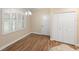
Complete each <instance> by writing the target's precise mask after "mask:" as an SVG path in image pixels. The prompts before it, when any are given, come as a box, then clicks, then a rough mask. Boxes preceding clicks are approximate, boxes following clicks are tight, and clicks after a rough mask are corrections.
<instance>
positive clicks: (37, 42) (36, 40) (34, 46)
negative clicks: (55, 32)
mask: <svg viewBox="0 0 79 59" xmlns="http://www.w3.org/2000/svg"><path fill="white" fill-rule="evenodd" d="M61 44H64V43H61V42H58V41H51V40H50V37H49V36H45V35H37V34H30V35H28V36H26V37H25V38H23V39H21V40H19V41H18V42H16V43H14V44H12V45H10V46H8V47H7V48H5V49H3V51H48V49H49V48H51V47H55V46H58V45H61ZM67 45H68V46H70V47H71V48H73V49H75V50H76V49H79V47H76V46H74V45H70V44H67Z"/></svg>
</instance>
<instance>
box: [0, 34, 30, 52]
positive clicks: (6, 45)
mask: <svg viewBox="0 0 79 59" xmlns="http://www.w3.org/2000/svg"><path fill="white" fill-rule="evenodd" d="M29 34H31V33H27V34H25V35H24V36H22V37H20V38H18V39H16V40H14V41H12V42H10V43H8V44H5V45H4V46H3V47H1V48H0V51H1V50H3V49H5V48H6V47H8V46H10V45H12V44H13V43H15V42H17V41H19V40H21V39H22V38H24V37H25V36H28V35H29Z"/></svg>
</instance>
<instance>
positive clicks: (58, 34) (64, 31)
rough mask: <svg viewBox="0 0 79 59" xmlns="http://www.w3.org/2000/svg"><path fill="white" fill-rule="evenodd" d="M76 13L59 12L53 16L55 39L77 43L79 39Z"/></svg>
mask: <svg viewBox="0 0 79 59" xmlns="http://www.w3.org/2000/svg"><path fill="white" fill-rule="evenodd" d="M76 34H77V15H76V13H59V14H55V15H53V18H52V37H53V39H55V40H57V41H60V42H65V43H69V44H76V42H77V41H76V40H77V37H76V36H77V35H76Z"/></svg>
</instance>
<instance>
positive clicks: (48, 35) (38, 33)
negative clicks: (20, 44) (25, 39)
mask: <svg viewBox="0 0 79 59" xmlns="http://www.w3.org/2000/svg"><path fill="white" fill-rule="evenodd" d="M31 33H34V34H39V35H48V36H49V34H42V33H38V32H31Z"/></svg>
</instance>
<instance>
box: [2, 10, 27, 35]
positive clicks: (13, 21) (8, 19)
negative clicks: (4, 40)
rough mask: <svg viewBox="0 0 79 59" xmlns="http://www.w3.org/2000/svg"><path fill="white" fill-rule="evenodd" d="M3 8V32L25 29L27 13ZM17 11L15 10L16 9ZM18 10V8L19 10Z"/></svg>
mask: <svg viewBox="0 0 79 59" xmlns="http://www.w3.org/2000/svg"><path fill="white" fill-rule="evenodd" d="M5 11H7V10H6V9H5V10H2V31H3V34H7V33H11V32H14V31H18V30H21V29H24V22H25V15H24V14H23V13H20V11H19V12H12V11H13V9H12V11H11V10H9V11H10V12H5ZM14 11H15V10H14ZM17 11H18V10H17Z"/></svg>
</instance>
